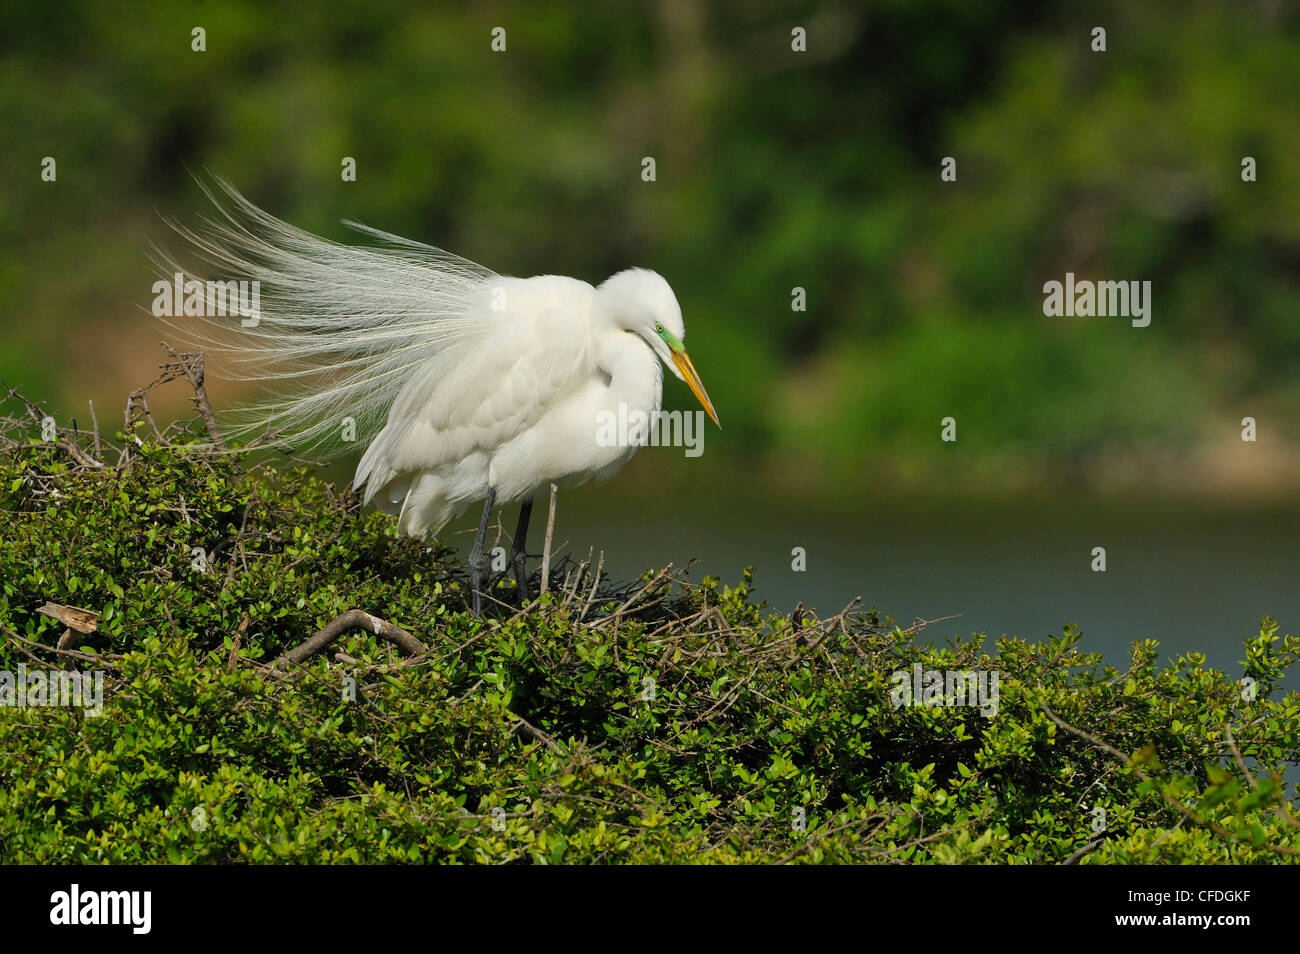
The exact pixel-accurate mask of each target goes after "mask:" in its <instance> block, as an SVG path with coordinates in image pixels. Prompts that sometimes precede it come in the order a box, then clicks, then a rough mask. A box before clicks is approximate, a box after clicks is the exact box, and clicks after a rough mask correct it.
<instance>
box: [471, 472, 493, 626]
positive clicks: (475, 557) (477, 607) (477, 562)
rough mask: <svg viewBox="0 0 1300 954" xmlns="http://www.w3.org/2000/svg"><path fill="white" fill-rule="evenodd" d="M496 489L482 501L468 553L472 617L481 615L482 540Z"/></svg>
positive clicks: (483, 580) (483, 579)
mask: <svg viewBox="0 0 1300 954" xmlns="http://www.w3.org/2000/svg"><path fill="white" fill-rule="evenodd" d="M496 499H497V489H496V488H495V487H489V488H488V492H487V500H485V501H483V519H481V520H480V521H479V522H478V533H477V534H475V536H474V546H473V548H472V549H471V550H470V551H469V583H470V586H471V587H473V590H474V615H475V616H482V615H483V585H484V584H485V583H486V582H487V578H488V572H487V570H488V561H487V557H485V556H484V555H483V538H484V537H486V536H487V525H488V520H489V519H490V518H491V517H492V505H493V504H494V503H496Z"/></svg>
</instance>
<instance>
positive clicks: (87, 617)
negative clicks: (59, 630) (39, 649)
mask: <svg viewBox="0 0 1300 954" xmlns="http://www.w3.org/2000/svg"><path fill="white" fill-rule="evenodd" d="M36 612H38V613H40V614H41V615H42V616H48V617H50V619H57V620H58V621H59V622H60V623H62V624H63V625H64V626H66V627H67V629H65V630H64V631H63V635H62V636H60V637H59V641H58V643H57V644H56V645H55V648H56V649H72V648H73V647H74V646H75V645H76V644H77V643H78V642H79V641H80V639H79V637H81V636H89V635H90V634H91V633H96V632H99V614H98V613H96V612H95V611H94V610H88V609H82V608H81V607H80V606H64V605H63V604H62V603H51V602H48V601H47V602H46V604H45V605H44V606H42V607H39V608H38V609H37V610H36Z"/></svg>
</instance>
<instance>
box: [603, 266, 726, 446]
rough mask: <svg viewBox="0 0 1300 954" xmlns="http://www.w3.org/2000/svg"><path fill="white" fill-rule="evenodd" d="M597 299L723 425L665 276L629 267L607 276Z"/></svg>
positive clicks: (716, 422) (679, 308) (622, 327)
mask: <svg viewBox="0 0 1300 954" xmlns="http://www.w3.org/2000/svg"><path fill="white" fill-rule="evenodd" d="M597 298H598V302H599V305H598V307H600V308H601V310H602V312H603V313H604V314H606V315H608V316H609V317H610V319H611V320H613V321H614V322H616V323H617V325H618V327H619V328H620V329H621V330H623V331H626V332H630V333H631V334H634V335H637V336H638V337H639V338H641V340H642V341H644V342H645V343H646V345H648V346H649V348H650V350H651V351H653V352H654V353H655V354H657V355H658V356H659V359H660V360H661V361H663V363H664V364H665V365H667V366H668V369H669V370H670V371H672V373H673V374H675V375H677V377H678V378H679V379H680V380H682V381H685V382H686V384H687V385H688V386H689V387H690V389H691V391H692V392H693V393H694V394H695V397H696V398H697V399H698V400H699V402H700V404H701V405H703V407H704V410H706V411H707V412H708V414H709V417H711V418H713V423H714V424H717V425H718V426H719V427H721V426H722V425H721V424H720V423H719V422H718V413H717V411H715V410H714V409H713V402H712V401H710V400H709V393H708V392H707V391H705V390H704V382H703V381H701V380H700V375H699V372H697V371H696V370H695V365H694V364H692V363H691V358H690V355H688V354H687V353H686V346H685V345H684V344H683V343H682V339H683V338H685V337H686V325H685V324H683V322H682V309H681V306H680V305H678V304H677V296H676V295H674V294H673V290H672V288H671V287H670V286H669V284H668V282H667V281H666V280H665V279H664V277H663V276H662V275H660V274H659V273H658V272H652V271H650V270H648V269H644V268H629V269H626V270H624V271H621V272H619V273H618V274H617V275H614V276H612V277H610V278H608V279H606V280H605V281H604V282H603V283H602V284H601V286H600V288H599V289H597Z"/></svg>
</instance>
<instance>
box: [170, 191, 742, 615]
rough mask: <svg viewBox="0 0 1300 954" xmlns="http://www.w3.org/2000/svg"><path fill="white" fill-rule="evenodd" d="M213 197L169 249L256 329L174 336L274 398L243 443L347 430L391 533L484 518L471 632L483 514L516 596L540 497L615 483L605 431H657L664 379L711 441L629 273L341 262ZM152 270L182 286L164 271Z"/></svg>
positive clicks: (649, 288)
mask: <svg viewBox="0 0 1300 954" xmlns="http://www.w3.org/2000/svg"><path fill="white" fill-rule="evenodd" d="M217 182H218V185H219V186H220V189H221V190H222V191H223V192H224V197H222V196H218V195H217V194H216V193H215V192H213V191H212V190H208V192H209V195H210V196H211V197H212V199H213V201H214V203H215V204H216V205H217V208H218V209H219V210H220V211H221V213H222V216H221V218H220V219H218V220H213V221H210V222H209V226H210V228H209V229H207V230H206V231H204V232H201V233H200V232H195V231H192V230H189V229H185V228H179V227H178V230H179V231H180V232H181V233H182V234H183V235H184V236H185V237H187V238H188V239H189V240H190V241H191V242H192V243H193V244H194V246H195V247H196V249H197V250H198V251H199V252H200V254H202V255H203V257H205V258H206V259H207V260H208V262H209V264H210V265H212V266H214V267H215V268H216V269H217V270H219V271H220V272H221V273H222V275H221V276H220V280H228V279H247V280H252V281H256V282H257V283H258V287H259V296H258V297H259V309H258V312H257V314H255V315H249V316H244V317H243V318H242V320H237V321H229V320H225V319H221V318H213V317H206V318H205V319H204V320H205V321H206V323H207V325H208V327H207V328H206V330H203V331H200V330H199V329H197V328H196V327H195V326H194V324H193V323H192V322H191V320H190V318H189V317H186V318H184V319H183V320H182V319H180V318H173V319H172V323H173V324H175V325H177V327H179V328H180V329H181V330H182V332H183V333H185V334H186V335H187V336H188V337H189V338H190V339H191V340H194V341H197V342H198V343H200V344H201V346H202V347H204V349H205V350H206V351H207V352H208V353H209V354H210V355H212V356H213V357H214V358H215V359H217V368H218V371H219V372H220V370H221V369H222V368H223V367H224V369H225V371H226V373H228V374H231V375H232V376H235V377H241V378H246V379H254V380H261V381H263V382H266V383H267V384H268V385H269V387H270V391H271V396H270V398H269V400H268V401H267V402H266V403H262V404H257V405H253V406H250V407H246V408H244V409H243V418H244V421H245V428H246V432H247V431H251V430H252V429H254V428H256V429H257V430H259V431H262V430H266V429H272V430H275V431H277V432H279V433H281V434H282V435H283V436H284V439H285V440H287V441H288V442H290V443H293V444H297V445H303V444H306V445H312V446H319V445H320V444H322V442H324V441H326V440H327V439H328V437H329V436H330V435H331V434H335V433H337V432H338V430H339V428H340V422H342V421H344V420H346V421H348V422H349V423H350V425H351V426H352V428H353V430H354V432H355V435H356V440H357V442H358V443H360V444H362V445H364V446H365V451H364V453H363V454H362V457H361V461H360V464H359V465H358V467H357V471H356V477H355V480H354V486H355V487H356V488H358V489H360V490H362V491H363V493H364V500H365V501H366V502H367V503H369V502H372V501H373V502H375V503H377V504H378V505H379V506H381V507H383V508H384V509H386V510H389V511H391V512H393V513H395V514H396V515H397V519H398V526H399V528H400V530H401V531H402V532H403V533H406V534H409V535H411V536H417V537H421V536H425V535H426V534H430V533H436V532H437V531H438V530H440V529H441V528H442V527H443V526H444V525H445V524H446V523H447V521H449V520H450V519H452V518H453V517H455V516H456V515H457V514H459V513H461V512H462V511H463V510H465V509H466V508H467V507H468V506H469V505H471V504H473V503H476V502H477V501H480V500H482V501H484V507H483V513H482V518H481V520H480V522H479V528H478V533H477V536H476V538H475V543H474V547H473V549H472V551H471V554H470V563H469V566H470V576H471V580H472V583H473V590H474V597H473V598H474V609H475V612H481V598H482V590H483V584H484V582H485V580H486V576H487V573H486V571H487V560H486V558H485V557H484V555H483V540H484V534H485V532H486V529H487V525H488V521H489V518H490V516H491V513H492V509H493V507H494V506H497V505H505V504H508V503H513V502H518V503H520V504H521V507H520V520H519V526H518V529H517V531H516V534H515V540H514V543H513V551H514V552H513V553H512V555H511V562H512V564H513V569H514V572H515V577H516V580H517V583H518V585H519V588H520V592H521V596H522V595H525V591H526V585H525V579H526V578H525V575H524V573H523V565H524V563H523V561H524V541H525V538H526V535H527V529H528V519H529V514H530V512H531V507H532V500H533V497H534V495H535V494H536V492H537V491H538V489H539V488H541V487H544V486H547V485H548V484H550V483H564V484H573V483H581V482H583V481H586V480H588V479H591V478H597V479H603V478H607V477H610V476H612V475H613V474H615V473H616V472H617V471H618V470H620V469H621V468H622V466H623V465H624V464H625V463H626V462H627V461H628V460H629V459H630V458H631V457H632V455H633V454H634V453H635V452H636V450H637V449H638V446H639V445H638V443H637V442H635V441H630V442H626V441H625V442H610V441H602V440H600V439H599V438H598V434H599V432H600V426H601V421H602V420H603V417H602V412H612V413H615V414H618V413H620V409H622V411H623V413H626V414H631V413H633V412H640V413H642V414H645V415H646V416H647V417H652V416H653V415H654V414H655V412H658V411H659V410H660V408H661V405H662V378H663V374H662V367H661V363H662V365H666V366H667V367H668V368H669V369H670V370H671V371H672V373H673V374H674V375H675V376H676V377H678V378H679V379H681V380H683V381H685V382H686V383H687V385H688V386H689V387H690V388H691V390H692V391H693V392H694V394H695V396H696V397H697V398H698V399H699V401H700V403H701V404H702V405H703V407H704V408H705V410H706V411H707V412H708V414H709V416H710V417H711V418H712V419H713V421H714V423H715V424H716V423H717V422H718V417H717V414H716V412H715V411H714V409H713V404H712V402H711V401H710V400H709V396H708V394H707V392H706V391H705V389H704V385H703V383H702V382H701V381H700V376H699V374H698V373H697V372H696V370H695V367H694V365H693V364H692V362H691V359H690V357H689V356H688V355H687V353H686V348H685V346H684V345H683V344H682V339H683V338H684V337H685V327H684V324H683V321H682V313H681V308H680V306H679V305H678V302H677V298H676V296H675V295H674V294H673V291H672V289H671V287H669V285H668V282H667V281H665V280H664V279H663V278H662V277H661V276H660V275H658V274H657V273H655V272H653V271H648V270H645V269H639V268H632V269H628V270H626V271H622V272H619V273H618V274H616V275H614V276H613V277H611V278H609V279H607V280H606V281H605V282H603V283H602V284H601V285H600V286H599V287H593V286H591V285H589V284H587V283H586V282H583V281H578V280H576V279H573V278H564V277H561V276H557V275H543V276H537V277H533V278H510V277H506V276H501V275H498V274H496V273H495V272H492V271H490V270H488V269H485V268H483V267H481V266H479V265H476V264H474V263H473V262H470V261H468V260H466V259H463V258H460V257H458V256H455V255H450V254H448V253H446V252H443V251H441V250H440V249H437V248H434V247H433V246H429V245H424V244H422V243H419V242H413V241H410V240H408V239H403V238H400V237H398V236H394V235H390V234H387V233H384V232H379V231H376V230H374V229H370V228H368V227H366V226H361V225H357V224H356V223H351V222H349V223H347V224H348V225H349V226H351V227H353V228H356V229H358V230H360V231H362V232H365V233H366V234H368V235H369V236H370V237H372V238H374V239H377V240H379V242H380V243H381V244H379V245H376V246H370V247H357V246H349V245H343V244H339V243H337V242H332V241H329V240H327V239H323V238H320V237H319V236H316V235H312V234H311V233H308V232H305V231H303V230H301V229H298V228H295V227H294V226H291V225H288V224H287V223H285V222H282V221H280V220H279V219H276V218H275V217H273V216H271V215H268V214H267V213H265V212H263V211H262V210H261V209H259V208H257V207H256V206H255V205H253V204H252V203H251V202H249V201H248V200H246V199H245V198H244V197H243V196H241V195H240V194H239V193H238V192H237V191H236V190H235V189H234V188H233V187H232V186H230V185H229V184H228V183H225V182H224V181H222V180H217ZM160 264H162V265H163V266H164V267H166V268H167V269H168V270H169V273H170V270H171V269H176V271H178V272H180V271H182V269H181V268H180V267H179V266H177V265H176V263H175V262H174V260H173V259H171V258H170V257H167V256H163V257H162V260H161V262H160ZM205 287H208V288H209V289H210V288H211V286H205ZM206 295H207V296H210V295H211V291H210V290H209V291H208V292H207V293H206ZM205 303H206V304H208V305H210V304H211V302H210V301H206V302H205ZM196 310H197V309H196ZM211 310H212V309H211V308H205V309H203V311H204V312H205V314H206V313H207V312H210V311H211ZM199 317H203V316H199ZM223 358H224V359H226V360H225V361H224V363H223V362H222V359H223ZM250 369H252V370H250Z"/></svg>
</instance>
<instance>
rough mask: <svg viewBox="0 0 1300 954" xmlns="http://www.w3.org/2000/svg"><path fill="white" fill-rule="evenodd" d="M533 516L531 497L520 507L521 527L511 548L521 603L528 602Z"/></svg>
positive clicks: (511, 558)
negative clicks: (530, 528) (526, 551)
mask: <svg viewBox="0 0 1300 954" xmlns="http://www.w3.org/2000/svg"><path fill="white" fill-rule="evenodd" d="M532 515H533V498H532V497H529V498H528V499H527V500H525V501H524V502H523V503H522V504H520V505H519V525H518V526H517V527H515V542H514V543H513V544H512V545H511V547H510V565H511V566H512V567H513V568H514V571H515V585H516V586H517V587H519V603H520V605H522V604H523V603H525V602H527V600H528V573H527V569H526V564H527V562H528V554H527V553H525V552H524V551H525V550H526V549H527V548H528V518H529V517H531V516H532Z"/></svg>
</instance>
